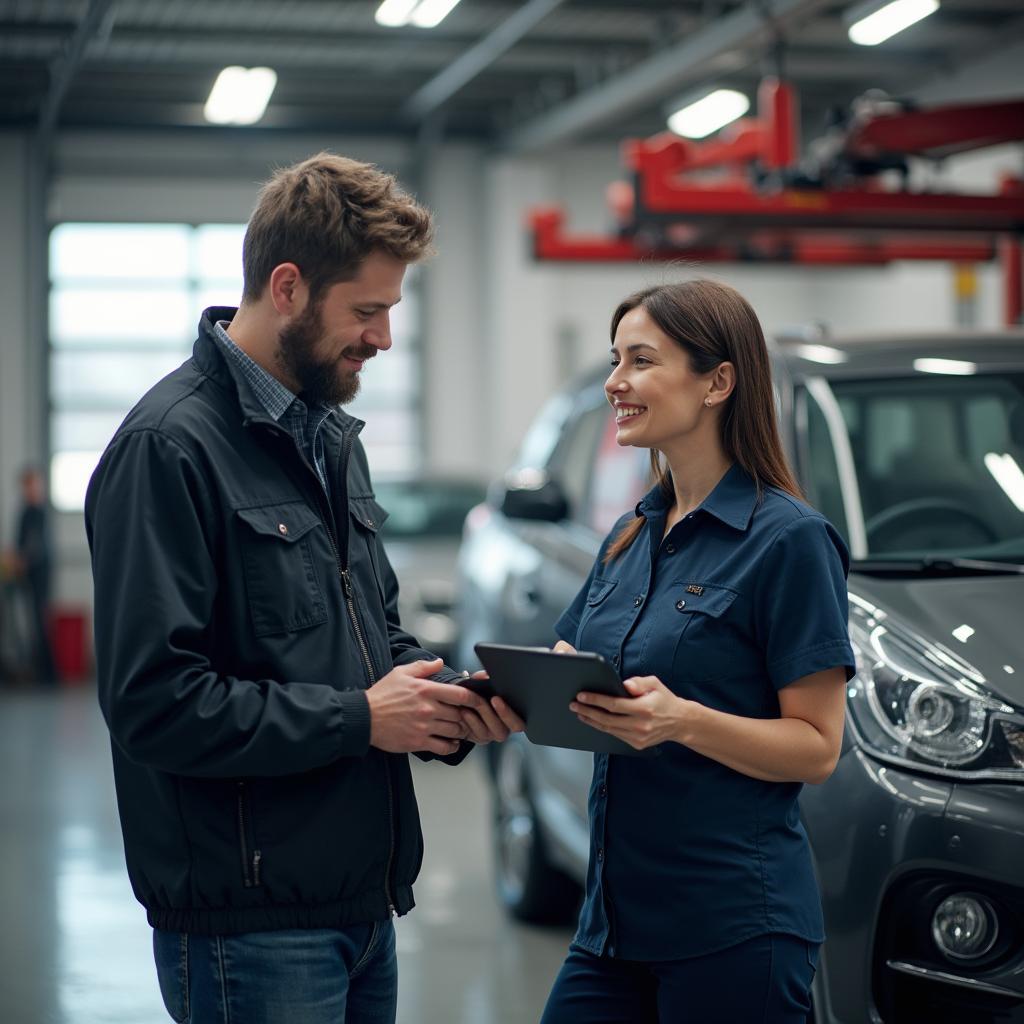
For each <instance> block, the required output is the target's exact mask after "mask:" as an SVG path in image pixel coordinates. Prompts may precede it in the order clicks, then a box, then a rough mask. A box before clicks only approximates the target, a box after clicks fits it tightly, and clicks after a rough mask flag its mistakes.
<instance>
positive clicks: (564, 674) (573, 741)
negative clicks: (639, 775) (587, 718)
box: [460, 643, 648, 756]
mask: <svg viewBox="0 0 1024 1024" xmlns="http://www.w3.org/2000/svg"><path fill="white" fill-rule="evenodd" d="M473 649H474V650H475V651H476V653H477V657H478V658H479V659H480V662H481V664H482V665H483V666H484V668H485V669H487V674H488V675H489V676H490V677H491V678H490V679H489V680H484V679H481V680H479V681H476V682H462V681H461V680H460V685H462V686H469V687H471V688H472V689H473V690H475V691H477V692H478V693H481V694H483V695H485V696H488V697H490V696H492V695H494V694H497V695H498V696H499V697H501V698H502V699H503V700H505V701H506V702H507V703H508V704H509V705H510V706H511V708H512V710H513V711H515V712H516V714H517V715H519V717H520V718H522V719H523V721H524V722H525V723H526V736H527V739H529V740H530V741H531V742H533V743H540V744H542V745H544V746H547V747H569V748H571V749H573V750H592V751H594V752H595V753H598V754H629V755H632V756H637V755H641V754H646V753H648V751H640V750H636V749H634V748H633V747H631V746H630V745H629V744H628V743H625V742H623V741H622V740H620V739H617V738H616V737H614V736H609V735H608V733H606V732H601V731H600V730H598V729H594V728H592V727H591V726H589V725H585V724H584V723H583V722H581V721H580V720H579V719H578V718H577V717H576V714H575V712H573V711H570V710H569V703H570V702H571V701H573V700H575V699H576V694H577V693H579V692H580V691H581V690H590V691H591V692H593V693H604V694H607V695H608V696H610V697H629V696H630V695H629V692H628V691H627V690H626V688H625V687H624V686H623V685H622V680H620V679H619V677H618V674H617V673H616V671H615V669H613V668H612V666H611V665H609V664H608V662H607V661H605V660H604V658H602V657H601V655H599V654H591V653H588V652H582V653H579V654H556V653H555V652H554V651H551V650H549V649H548V648H547V647H513V646H510V645H507V644H487V643H479V644H477V645H476V646H475V647H474V648H473Z"/></svg>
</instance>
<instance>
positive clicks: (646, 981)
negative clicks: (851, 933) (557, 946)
mask: <svg viewBox="0 0 1024 1024" xmlns="http://www.w3.org/2000/svg"><path fill="white" fill-rule="evenodd" d="M817 963H818V944H817V943H816V942H805V941H804V940H803V939H798V938H796V937H795V936H792V935H760V936H758V937H757V938H754V939H749V940H748V941H747V942H741V943H739V944H738V945H736V946H730V947H729V948H728V949H723V950H720V951H719V952H717V953H709V954H707V955H706V956H695V957H692V958H690V959H687V960H662V961H650V962H648V961H636V960H620V959H619V958H618V957H615V958H612V957H607V956H593V955H592V954H590V953H586V952H584V951H583V950H581V949H571V950H570V951H569V956H568V957H567V959H566V961H565V963H564V964H563V965H562V970H561V971H560V972H559V975H558V977H557V978H556V979H555V985H554V988H553V989H552V990H551V995H550V996H548V1004H547V1006H546V1007H545V1009H544V1016H543V1017H542V1018H541V1024H805V1022H806V1020H807V1016H808V1014H809V1013H810V1010H811V1001H810V988H811V979H812V978H813V977H814V971H815V968H816V966H817Z"/></svg>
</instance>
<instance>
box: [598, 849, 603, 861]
mask: <svg viewBox="0 0 1024 1024" xmlns="http://www.w3.org/2000/svg"><path fill="white" fill-rule="evenodd" d="M597 859H598V860H604V847H603V846H599V847H598V848H597Z"/></svg>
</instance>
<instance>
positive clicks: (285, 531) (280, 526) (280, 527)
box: [277, 523, 288, 537]
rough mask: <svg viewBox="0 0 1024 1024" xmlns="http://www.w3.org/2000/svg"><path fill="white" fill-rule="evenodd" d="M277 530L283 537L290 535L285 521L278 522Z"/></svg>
mask: <svg viewBox="0 0 1024 1024" xmlns="http://www.w3.org/2000/svg"><path fill="white" fill-rule="evenodd" d="M277 532H278V533H279V534H281V536H282V537H287V536H288V527H287V526H285V525H284V523H278V524H277Z"/></svg>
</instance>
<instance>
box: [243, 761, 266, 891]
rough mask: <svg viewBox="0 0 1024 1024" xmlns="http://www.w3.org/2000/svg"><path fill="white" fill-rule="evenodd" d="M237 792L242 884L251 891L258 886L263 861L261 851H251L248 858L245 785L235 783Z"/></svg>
mask: <svg viewBox="0 0 1024 1024" xmlns="http://www.w3.org/2000/svg"><path fill="white" fill-rule="evenodd" d="M236 787H237V791H238V840H239V844H240V847H241V851H242V884H243V885H244V886H245V887H246V889H252V888H254V887H255V886H258V885H259V884H260V861H261V860H262V859H263V853H262V851H261V850H253V851H252V857H250V856H249V840H248V838H247V834H248V817H247V815H246V813H245V800H246V794H245V783H244V782H241V781H239V782H237V783H236Z"/></svg>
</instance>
